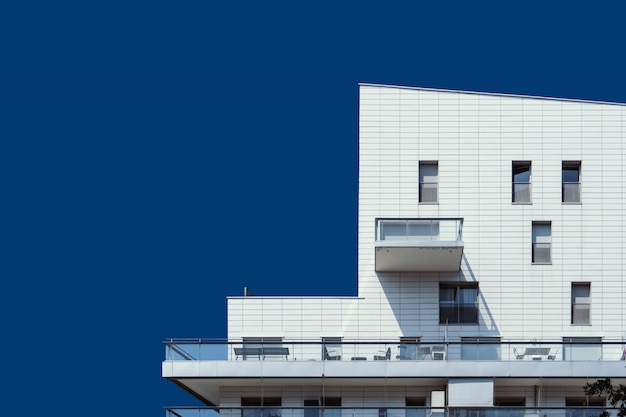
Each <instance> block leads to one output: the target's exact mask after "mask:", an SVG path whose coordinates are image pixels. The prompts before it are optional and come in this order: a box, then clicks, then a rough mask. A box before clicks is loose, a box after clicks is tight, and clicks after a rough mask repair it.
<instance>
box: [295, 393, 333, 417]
mask: <svg viewBox="0 0 626 417" xmlns="http://www.w3.org/2000/svg"><path fill="white" fill-rule="evenodd" d="M321 402H322V407H321V408H320V401H319V400H304V417H341V408H332V407H341V397H323V398H322V400H321Z"/></svg>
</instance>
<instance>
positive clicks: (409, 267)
mask: <svg viewBox="0 0 626 417" xmlns="http://www.w3.org/2000/svg"><path fill="white" fill-rule="evenodd" d="M375 248H376V272H435V271H440V272H456V271H458V270H459V269H460V268H461V259H462V257H463V241H462V240H456V241H436V242H433V241H425V242H418V241H417V242H416V241H377V242H376V243H375Z"/></svg>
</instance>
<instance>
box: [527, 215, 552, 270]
mask: <svg viewBox="0 0 626 417" xmlns="http://www.w3.org/2000/svg"><path fill="white" fill-rule="evenodd" d="M545 227H547V230H548V234H547V235H546V234H545V233H544V232H543V231H542V230H541V228H545ZM531 229H532V242H531V244H532V246H531V263H532V264H533V265H552V222H551V221H533V222H532V226H531ZM544 230H545V229H544ZM538 238H540V239H538ZM535 245H547V246H546V247H544V249H545V248H547V249H548V251H549V252H548V257H549V259H548V260H547V261H546V260H535V258H536V253H535V251H536V249H539V247H538V246H537V247H536V246H535Z"/></svg>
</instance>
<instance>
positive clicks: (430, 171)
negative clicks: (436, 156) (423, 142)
mask: <svg viewBox="0 0 626 417" xmlns="http://www.w3.org/2000/svg"><path fill="white" fill-rule="evenodd" d="M419 169H420V172H419V175H420V178H419V181H420V183H425V182H437V176H438V175H439V174H438V172H437V171H439V170H438V166H437V164H428V163H420V166H419Z"/></svg>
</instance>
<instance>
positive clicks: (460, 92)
mask: <svg viewBox="0 0 626 417" xmlns="http://www.w3.org/2000/svg"><path fill="white" fill-rule="evenodd" d="M359 86H364V87H384V88H397V89H402V90H420V91H431V92H438V93H457V94H471V95H481V96H496V97H514V98H528V99H534V100H553V101H568V102H575V103H593V104H610V105H614V106H626V103H619V102H614V101H600V100H584V99H575V98H561V97H546V96H531V95H524V94H508V93H491V92H486V91H467V90H452V89H445V88H432V87H411V86H404V85H392V84H375V83H359Z"/></svg>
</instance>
